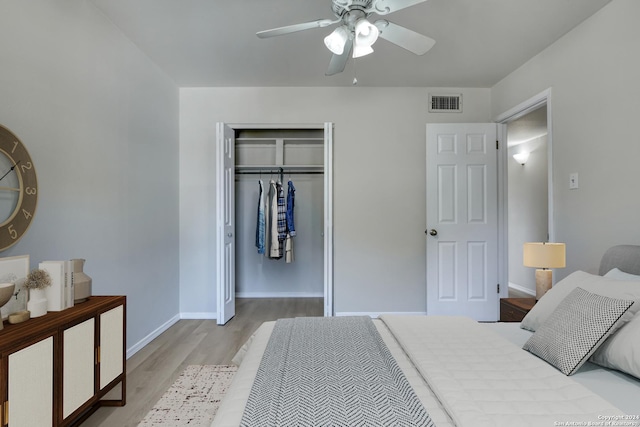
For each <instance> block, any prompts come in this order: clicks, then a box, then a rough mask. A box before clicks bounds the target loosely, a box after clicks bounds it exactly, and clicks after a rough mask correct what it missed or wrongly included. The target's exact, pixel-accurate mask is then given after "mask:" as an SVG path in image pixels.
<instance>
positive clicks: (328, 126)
mask: <svg viewBox="0 0 640 427" xmlns="http://www.w3.org/2000/svg"><path fill="white" fill-rule="evenodd" d="M236 129H324V212H323V214H324V229H323V238H324V315H325V316H333V315H334V311H333V310H334V309H333V123H330V122H326V123H323V124H320V125H317V124H225V123H217V124H216V133H217V135H216V148H215V153H216V162H215V163H214V164H215V165H216V195H215V197H214V200H215V203H216V224H215V230H216V237H215V250H216V252H215V253H216V268H217V271H216V275H215V277H216V296H217V302H216V305H217V310H218V313H217V323H218V324H219V325H224V324H225V323H226V322H227V321H229V319H231V318H232V317H233V315H234V314H235V258H233V259H230V254H229V253H228V252H229V251H228V250H226V248H229V247H230V246H229V242H228V241H229V240H230V239H235V234H236V233H235V228H234V227H235V219H234V218H232V222H233V224H232V225H231V226H229V225H228V221H226V223H227V224H226V226H225V218H227V219H228V218H229V217H230V216H233V215H235V214H234V211H235V209H234V208H235V206H227V203H235V201H234V198H233V195H229V194H227V193H228V192H233V191H234V188H233V184H234V177H235V163H233V164H232V165H231V168H230V169H229V168H228V167H227V166H226V165H225V163H224V162H223V160H224V159H225V152H226V151H225V150H230V152H231V153H235V138H234V135H235V130H236ZM229 132H231V133H232V135H228V133H229ZM225 133H226V134H225ZM227 157H228V156H227ZM229 180H230V182H229ZM225 183H226V184H225ZM225 194H227V196H226V197H225ZM225 201H227V202H225ZM229 201H230V202H229ZM233 247H234V248H235V245H233ZM225 254H226V255H225ZM234 255H235V254H234ZM230 279H231V280H230ZM231 304H233V306H232V305H231Z"/></svg>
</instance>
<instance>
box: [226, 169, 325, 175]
mask: <svg viewBox="0 0 640 427" xmlns="http://www.w3.org/2000/svg"><path fill="white" fill-rule="evenodd" d="M270 173H277V174H282V173H284V174H285V175H287V174H292V175H294V174H299V175H322V174H324V171H305V170H287V169H285V170H284V171H280V170H277V169H263V170H247V171H239V170H236V175H258V174H263V175H268V174H270Z"/></svg>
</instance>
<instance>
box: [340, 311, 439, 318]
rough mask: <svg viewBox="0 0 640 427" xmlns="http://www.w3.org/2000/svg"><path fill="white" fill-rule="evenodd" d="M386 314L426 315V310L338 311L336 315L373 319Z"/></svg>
mask: <svg viewBox="0 0 640 427" xmlns="http://www.w3.org/2000/svg"><path fill="white" fill-rule="evenodd" d="M384 314H391V315H394V316H426V315H427V312H426V311H383V312H375V311H337V312H336V314H335V315H336V316H369V317H371V318H373V319H377V318H378V317H380V316H382V315H384Z"/></svg>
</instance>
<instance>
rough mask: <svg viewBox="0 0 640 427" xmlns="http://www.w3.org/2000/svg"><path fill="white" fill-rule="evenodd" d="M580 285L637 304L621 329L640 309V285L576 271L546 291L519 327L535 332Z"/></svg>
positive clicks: (627, 315) (625, 318) (632, 307)
mask: <svg viewBox="0 0 640 427" xmlns="http://www.w3.org/2000/svg"><path fill="white" fill-rule="evenodd" d="M578 286H579V287H581V288H582V289H584V290H586V291H589V292H591V293H594V294H598V295H604V296H606V297H609V298H616V299H624V300H633V301H635V303H634V304H633V305H632V306H631V308H629V310H627V312H626V313H625V314H624V316H623V318H622V322H621V323H620V324H619V326H618V327H621V326H622V325H623V324H624V323H626V322H628V321H629V320H631V318H632V317H633V316H634V315H635V314H636V313H637V312H638V311H639V310H640V282H627V281H622V280H616V279H611V278H608V277H602V276H597V275H595V274H589V273H585V272H584V271H576V272H574V273H571V274H570V275H568V276H567V277H565V278H564V279H562V280H561V281H559V282H558V283H557V284H556V285H555V286H554V287H552V288H551V289H550V290H549V291H547V293H546V294H544V296H543V297H542V298H540V300H539V301H538V302H537V303H536V305H534V306H533V308H532V309H531V311H529V313H528V314H527V315H526V316H525V317H524V319H522V323H520V327H521V328H522V329H527V330H530V331H533V332H535V331H536V330H537V329H538V328H539V327H540V325H542V324H543V323H544V322H545V321H546V320H547V318H548V317H549V316H550V315H551V313H553V311H554V310H555V309H556V307H557V306H558V304H560V302H561V301H562V300H563V299H565V298H566V296H567V295H569V293H571V291H573V290H574V289H575V288H577V287H578Z"/></svg>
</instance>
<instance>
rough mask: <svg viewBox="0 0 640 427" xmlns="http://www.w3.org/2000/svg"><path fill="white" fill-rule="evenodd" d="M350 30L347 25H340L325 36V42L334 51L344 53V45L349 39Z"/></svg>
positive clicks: (337, 53) (339, 53) (338, 53)
mask: <svg viewBox="0 0 640 427" xmlns="http://www.w3.org/2000/svg"><path fill="white" fill-rule="evenodd" d="M349 35H350V34H349V31H348V30H347V29H346V28H345V27H338V28H336V29H335V30H333V32H332V33H331V34H329V35H328V36H327V37H325V38H324V44H325V46H327V49H329V50H330V51H331V52H332V53H334V54H336V55H342V54H343V53H344V46H345V45H346V44H347V40H349Z"/></svg>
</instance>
